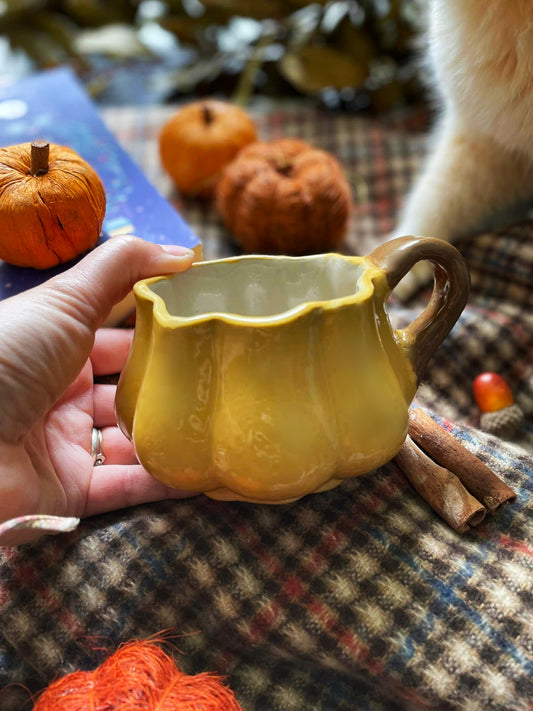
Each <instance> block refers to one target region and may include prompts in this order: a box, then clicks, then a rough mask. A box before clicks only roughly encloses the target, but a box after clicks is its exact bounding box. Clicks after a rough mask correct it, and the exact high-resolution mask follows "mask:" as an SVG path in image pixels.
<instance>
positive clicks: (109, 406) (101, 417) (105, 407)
mask: <svg viewBox="0 0 533 711" xmlns="http://www.w3.org/2000/svg"><path fill="white" fill-rule="evenodd" d="M116 392H117V387H116V385H99V384H96V385H94V386H93V420H94V426H95V427H98V428H99V429H101V428H102V427H112V426H113V425H115V426H116V424H117V418H116V417H115V393H116Z"/></svg>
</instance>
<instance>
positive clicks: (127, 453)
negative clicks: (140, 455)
mask: <svg viewBox="0 0 533 711" xmlns="http://www.w3.org/2000/svg"><path fill="white" fill-rule="evenodd" d="M100 431H101V433H102V441H101V444H100V448H101V450H102V454H103V455H104V457H105V464H106V466H107V465H108V464H139V460H138V459H137V457H136V455H135V448H134V446H133V444H132V443H131V442H130V441H129V439H128V438H127V437H126V436H125V435H123V434H122V432H121V431H120V430H119V428H118V427H117V426H115V427H103V428H101V429H100Z"/></svg>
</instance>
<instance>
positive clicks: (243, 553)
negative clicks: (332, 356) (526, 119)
mask: <svg viewBox="0 0 533 711" xmlns="http://www.w3.org/2000/svg"><path fill="white" fill-rule="evenodd" d="M167 111H168V110H166V109H150V110H146V109H144V110H143V112H142V113H141V112H139V113H136V112H132V111H128V110H114V111H107V112H106V118H107V119H108V121H109V123H110V125H111V127H112V128H113V129H114V130H115V132H116V133H117V135H118V136H119V138H121V140H122V142H123V143H124V145H125V146H126V147H127V148H128V149H131V151H132V153H133V154H134V157H136V158H137V160H138V161H139V163H140V164H141V165H143V167H144V168H145V169H146V171H147V173H148V175H149V177H151V179H152V180H153V181H154V182H156V183H157V184H158V185H159V187H160V188H161V189H162V190H163V191H164V192H165V193H166V194H168V195H169V196H172V192H171V189H170V186H169V185H168V184H167V183H166V179H165V178H164V176H162V175H161V173H160V169H159V167H158V163H157V153H154V151H155V148H156V146H155V140H156V132H157V129H158V128H159V126H160V125H161V122H162V120H163V119H164V117H165V116H166V114H167ZM417 122H418V123H417ZM258 125H259V129H260V132H261V133H262V135H263V136H264V137H268V136H275V135H281V134H282V133H284V134H289V135H299V136H302V137H303V138H306V139H308V140H310V141H311V142H313V143H315V144H317V145H320V146H322V147H324V148H327V149H328V150H331V151H333V152H334V153H335V154H336V155H337V156H338V157H339V158H340V160H341V161H342V162H343V163H344V165H345V168H346V171H347V174H348V175H349V176H350V179H351V180H352V184H353V185H354V190H355V192H356V195H357V196H358V207H357V210H356V214H355V215H354V218H353V222H352V225H351V230H350V235H349V238H348V240H347V249H348V251H354V252H360V253H362V252H366V251H368V245H367V244H365V243H366V242H371V241H372V240H374V241H375V240H376V239H377V237H379V236H383V235H385V234H386V233H387V231H388V230H389V229H390V228H391V226H392V221H393V216H394V212H395V210H396V209H397V207H398V205H399V202H400V200H401V197H402V194H403V193H404V192H405V190H406V188H407V186H408V184H409V181H410V179H411V178H412V175H413V171H414V170H415V169H416V166H417V165H418V163H419V160H420V157H421V155H422V153H423V150H424V145H425V133H424V131H423V128H424V126H423V124H421V123H420V122H419V118H418V117H416V116H415V117H412V118H411V119H410V120H409V121H405V122H404V123H402V122H400V121H399V120H397V121H393V120H390V121H388V122H386V123H381V124H378V123H375V122H370V121H367V120H364V119H361V118H359V117H348V116H334V115H331V114H321V113H318V112H314V111H301V110H298V109H290V110H285V111H277V112H275V113H269V114H261V115H259V116H258ZM154 156H156V157H155V158H154ZM172 199H176V198H174V196H172ZM176 205H177V206H178V207H179V208H180V209H181V210H182V211H183V213H184V214H185V216H186V217H187V219H189V221H190V222H191V223H192V224H193V226H194V227H195V228H196V229H197V230H198V232H199V234H200V235H201V236H202V239H203V241H204V246H205V251H206V256H208V257H215V256H221V255H223V254H227V253H232V252H233V251H234V249H235V248H234V247H233V246H232V245H231V243H230V241H229V240H228V237H227V235H225V233H224V230H223V229H222V226H221V225H220V222H219V220H218V218H217V217H216V215H215V214H214V212H213V211H212V209H210V208H209V207H206V206H204V205H200V204H187V205H185V204H180V203H179V202H178V201H177V199H176ZM532 245H533V225H532V224H530V223H523V224H521V225H518V226H516V227H513V228H510V229H507V230H504V231H501V232H499V233H492V234H486V235H481V236H478V237H475V238H473V239H472V240H471V241H469V242H467V243H464V244H463V245H462V249H463V252H464V254H465V256H466V258H467V260H468V262H469V264H470V266H471V270H472V282H473V293H472V298H471V301H470V304H469V306H468V307H467V309H466V310H465V313H464V314H463V316H462V317H461V319H460V322H459V323H458V324H457V326H456V327H455V329H454V330H453V332H452V334H450V336H449V338H448V339H447V340H446V342H445V343H444V344H443V346H442V347H441V348H440V349H439V351H438V352H437V354H436V355H435V358H434V360H433V362H432V364H431V366H430V368H429V370H428V374H427V377H426V379H425V382H424V384H423V386H422V387H421V388H420V390H419V393H418V396H417V400H418V403H419V404H422V405H423V406H425V407H426V408H427V409H429V410H430V411H431V412H432V413H433V414H434V415H435V416H437V417H439V418H442V419H441V422H442V423H443V424H444V425H445V426H446V427H447V428H449V429H450V431H451V432H452V433H453V434H454V435H455V436H456V437H457V438H459V439H460V440H461V441H462V442H463V443H464V444H465V446H466V447H468V448H469V449H471V450H472V451H473V452H475V453H476V454H477V455H478V456H479V457H480V458H481V459H482V460H483V461H485V462H486V463H487V464H488V465H489V466H490V467H491V468H492V469H493V470H494V471H496V472H497V473H498V474H499V475H500V476H501V477H502V478H503V479H504V480H505V481H506V482H507V483H508V484H509V485H510V486H512V487H513V488H514V489H515V491H516V492H517V494H518V497H517V501H516V503H515V504H513V505H511V506H508V507H507V508H505V509H504V510H503V511H501V512H500V513H499V514H497V515H496V516H495V517H493V518H491V519H487V520H486V522H484V523H483V525H482V526H481V527H479V528H478V529H475V530H472V531H471V532H469V533H467V534H464V535H458V534H456V533H454V532H453V531H452V530H450V529H449V528H448V527H447V526H446V525H445V524H444V523H443V522H441V521H440V520H439V519H438V517H437V516H436V515H435V514H434V513H433V512H432V511H431V510H430V509H429V507H428V506H427V505H426V504H425V502H424V501H422V500H421V499H420V498H419V497H418V495H417V494H416V492H414V490H413V489H412V488H411V486H410V485H409V484H408V482H407V481H406V479H405V478H404V476H403V475H402V474H401V472H400V471H399V470H398V469H397V468H396V466H395V465H393V464H389V465H387V466H385V467H382V468H381V469H380V470H379V471H376V472H372V473H370V474H367V475H365V476H363V477H360V478H358V479H354V480H351V481H347V482H345V483H344V484H343V485H342V486H340V487H338V488H337V489H334V490H333V491H330V492H327V493H324V494H317V495H312V496H308V497H306V498H304V499H302V500H300V501H298V502H295V503H293V504H290V505H284V506H260V505H252V504H245V503H222V502H216V501H211V500H208V499H206V498H204V497H197V498H194V499H190V500H185V501H174V502H160V503H157V504H153V505H149V506H140V507H136V508H134V509H130V510H126V511H121V512H116V513H113V514H107V515H105V516H100V517H95V518H93V519H89V520H86V521H84V522H83V523H82V525H81V526H80V528H79V529H78V530H77V531H75V532H73V533H71V534H66V535H64V536H62V537H57V538H49V539H47V540H43V541H40V542H37V543H34V544H30V545H26V546H23V547H20V548H18V549H4V550H3V551H2V552H1V553H0V610H1V612H0V615H1V617H0V620H1V626H0V632H1V634H0V684H1V685H2V686H5V685H7V684H9V683H10V682H11V683H14V682H19V683H21V684H24V685H25V686H27V687H29V688H30V689H38V688H41V687H43V686H44V685H46V684H47V683H49V682H50V680H51V679H52V678H53V677H55V676H57V675H59V674H64V673H66V672H69V671H72V670H74V669H77V668H84V669H88V668H92V667H94V666H95V665H96V664H98V663H100V662H101V661H102V659H103V657H104V655H105V653H106V651H105V650H106V649H107V650H109V651H112V650H114V649H115V648H116V646H117V645H118V644H119V643H120V642H123V641H126V640H128V639H130V638H132V637H139V638H144V637H148V636H150V635H152V634H154V633H156V632H158V631H160V630H163V629H165V630H171V632H172V634H173V637H172V644H173V645H174V649H175V654H176V658H177V661H178V663H179V664H180V665H181V666H182V667H183V668H184V670H185V671H187V672H190V673H193V672H199V671H204V670H212V671H218V672H221V673H223V674H226V675H227V676H228V682H229V684H230V685H231V687H232V688H233V689H234V691H235V692H236V695H237V697H238V699H239V701H240V703H241V705H242V706H243V708H244V709H245V710H246V711H302V710H303V709H323V710H324V711H353V710H354V709H357V710H359V709H362V710H367V709H368V710H369V711H403V710H410V711H411V710H413V711H415V710H416V711H418V709H438V710H439V711H440V710H442V711H448V710H450V711H452V710H453V711H485V710H487V709H491V710H493V711H510V710H511V709H512V710H513V711H526V709H529V708H530V700H531V698H532V697H533V687H532V683H531V679H532V671H533V663H532V659H531V651H532V647H533V624H532V616H531V610H532V609H533V608H532V602H533V600H532V597H533V595H532V590H531V580H532V567H533V566H532V563H531V560H532V558H531V552H532V551H531V526H530V524H529V521H528V506H530V500H531V489H532V487H533V461H532V457H531V456H530V454H529V453H528V451H527V448H531V443H532V441H533V434H532V431H531V418H529V419H528V422H527V425H526V427H525V428H524V429H523V431H522V433H521V435H520V439H519V440H518V443H509V442H503V441H501V440H499V439H497V438H494V437H490V436H488V435H486V434H483V433H481V432H480V431H479V430H477V429H475V426H473V425H475V424H476V417H477V414H476V410H475V407H474V406H473V403H472V398H471V383H472V379H473V378H474V377H475V375H477V374H478V373H479V372H480V371H482V370H487V369H494V370H497V371H498V372H501V373H502V374H503V375H505V376H507V378H508V380H509V382H510V383H511V384H512V386H513V389H515V392H517V394H518V393H519V394H520V402H521V405H522V406H523V407H524V409H526V410H527V412H528V413H531V400H532V370H531V367H532V366H531V354H532V342H531V340H532V332H533V328H532V326H533V324H532V323H531V318H532V317H531V313H532V309H531V293H530V292H531V289H530V285H531V275H532V274H533V254H532ZM370 248H371V247H370ZM420 303H421V302H420ZM420 303H419V302H417V303H414V304H409V306H408V307H407V306H401V305H399V304H397V303H394V301H392V302H391V304H390V311H391V318H392V320H393V321H395V322H397V323H398V324H403V323H407V322H409V321H410V320H412V318H413V316H414V314H415V313H416V311H417V309H418V308H419V307H420ZM528 408H529V409H528ZM519 445H520V446H519ZM523 445H525V446H523ZM23 696H24V695H23V693H22V692H21V691H20V689H18V688H16V687H14V686H10V687H8V688H7V690H4V692H2V695H0V708H1V709H2V711H4V709H5V710H6V711H10V709H17V711H19V710H20V709H21V708H23V701H22V700H21V699H22V698H23Z"/></svg>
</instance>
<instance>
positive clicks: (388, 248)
mask: <svg viewBox="0 0 533 711" xmlns="http://www.w3.org/2000/svg"><path fill="white" fill-rule="evenodd" d="M368 258H369V259H371V260H372V261H373V262H375V263H376V264H377V265H378V266H379V267H380V268H381V269H383V271H384V272H385V275H386V278H387V283H388V285H389V289H390V291H392V290H393V289H394V287H395V286H396V285H397V284H398V283H399V282H400V281H401V279H402V278H403V277H404V276H405V275H406V274H407V272H408V271H409V270H410V269H411V268H412V267H413V266H414V265H415V264H416V263H417V262H420V261H422V260H426V259H427V260H429V261H430V262H432V263H433V266H434V267H435V283H434V286H433V293H432V294H431V299H430V301H429V303H428V305H427V306H426V308H425V309H424V311H422V313H421V314H420V316H418V317H417V318H416V319H415V320H414V321H413V322H412V323H411V324H409V326H407V328H405V329H403V330H402V331H400V332H399V333H400V334H401V338H402V342H403V343H404V344H405V346H407V347H408V349H409V355H410V358H411V362H412V364H413V369H414V371H415V375H416V378H417V381H418V382H420V380H421V379H422V376H423V374H424V371H425V369H426V366H427V364H428V362H429V360H430V358H431V356H432V355H433V353H434V352H435V350H436V349H437V348H438V346H439V345H440V344H441V343H442V341H443V340H444V339H445V338H446V336H447V335H448V333H449V332H450V331H451V330H452V328H453V325H454V324H455V322H456V321H457V319H458V318H459V316H460V314H461V312H462V310H463V309H464V307H465V305H466V302H467V300H468V295H469V293H470V276H469V274H468V269H467V267H466V264H465V261H464V259H463V257H462V256H461V254H460V253H459V252H458V251H457V249H455V247H453V246H452V245H451V244H449V243H448V242H444V241H443V240H440V239H433V238H430V237H399V238H397V239H392V240H390V241H388V242H384V243H383V244H381V245H379V247H377V248H376V249H375V250H374V251H373V252H371V254H369V255H368ZM389 293H390V292H389Z"/></svg>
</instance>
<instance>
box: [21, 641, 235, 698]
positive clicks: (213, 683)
mask: <svg viewBox="0 0 533 711" xmlns="http://www.w3.org/2000/svg"><path fill="white" fill-rule="evenodd" d="M119 710H120V711H243V710H242V707H241V706H240V705H239V704H238V703H237V700H236V699H235V695H234V694H233V691H232V690H231V689H229V688H228V687H227V686H224V685H223V683H222V678H221V677H219V676H217V675H215V674H211V673H203V674H196V675H195V676H189V675H187V674H184V673H183V672H182V671H181V670H180V669H178V667H177V666H176V664H175V662H174V660H173V659H172V657H170V656H169V655H168V654H166V653H165V652H164V651H163V650H162V649H161V647H159V646H158V645H157V644H155V643H153V642H138V641H132V642H128V643H127V644H124V645H123V646H122V647H120V648H119V649H118V650H117V651H116V652H115V653H114V654H112V655H111V656H110V657H108V658H107V659H106V660H105V661H104V662H103V663H102V664H101V665H100V666H99V667H97V668H96V669H95V670H94V671H92V672H83V671H77V672H73V673H72V674H67V675H66V676H64V677H62V678H61V679H58V680H57V681H55V682H53V683H52V684H50V686H48V688H47V689H45V691H44V692H43V693H42V694H41V696H40V697H39V698H38V700H37V702H36V704H35V706H34V707H33V711H119Z"/></svg>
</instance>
